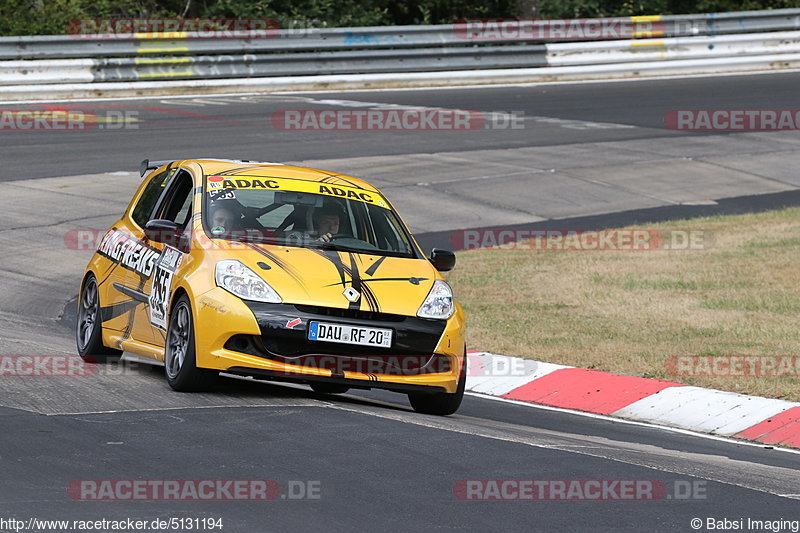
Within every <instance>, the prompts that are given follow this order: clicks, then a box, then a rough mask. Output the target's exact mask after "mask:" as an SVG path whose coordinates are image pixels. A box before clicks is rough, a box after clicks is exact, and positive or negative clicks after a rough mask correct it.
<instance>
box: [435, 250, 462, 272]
mask: <svg viewBox="0 0 800 533" xmlns="http://www.w3.org/2000/svg"><path fill="white" fill-rule="evenodd" d="M428 261H430V262H431V264H433V266H434V268H436V270H438V271H439V272H449V271H450V270H453V267H455V266H456V254H454V253H453V252H451V251H450V250H443V249H442V248H434V249H432V250H431V256H430V257H429V258H428Z"/></svg>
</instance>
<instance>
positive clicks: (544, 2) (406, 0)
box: [0, 0, 800, 35]
mask: <svg viewBox="0 0 800 533" xmlns="http://www.w3.org/2000/svg"><path fill="white" fill-rule="evenodd" d="M523 5H525V6H527V7H528V9H531V7H532V6H533V7H536V6H538V13H539V16H540V17H542V18H588V17H613V16H631V15H650V14H675V13H707V12H719V11H739V10H748V9H777V8H785V7H798V6H800V0H692V1H689V0H480V1H478V0H0V35H57V34H64V33H67V32H68V28H69V23H70V21H71V20H75V19H81V18H175V17H190V18H205V17H209V18H270V19H275V20H277V21H278V23H279V25H280V27H282V28H292V27H307V26H313V27H346V26H386V25H407V24H447V23H451V22H454V21H456V20H458V19H461V18H513V17H518V16H522V17H525V15H523V14H522V13H521V12H520V9H522V7H521V6H523Z"/></svg>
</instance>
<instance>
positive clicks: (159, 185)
mask: <svg viewBox="0 0 800 533" xmlns="http://www.w3.org/2000/svg"><path fill="white" fill-rule="evenodd" d="M169 174H170V173H169V171H167V170H165V171H164V172H162V173H160V174H157V175H156V176H153V178H152V179H151V180H150V183H148V184H147V185H146V186H145V188H144V192H143V193H142V196H141V197H140V198H139V201H138V202H136V205H135V206H134V208H133V212H132V213H131V218H133V221H134V222H136V224H138V225H139V226H140V227H142V228H143V227H144V225H145V224H147V222H148V221H149V220H150V214H151V213H152V212H153V208H154V207H155V206H156V202H157V201H158V199H159V197H160V196H161V193H162V192H163V191H164V185H165V184H166V182H167V177H168V176H169Z"/></svg>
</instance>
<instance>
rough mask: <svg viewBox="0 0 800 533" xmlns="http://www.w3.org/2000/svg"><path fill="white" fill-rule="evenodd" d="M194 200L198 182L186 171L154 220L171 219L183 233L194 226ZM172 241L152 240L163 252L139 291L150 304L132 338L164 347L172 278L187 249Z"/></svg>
mask: <svg viewBox="0 0 800 533" xmlns="http://www.w3.org/2000/svg"><path fill="white" fill-rule="evenodd" d="M193 200H194V181H193V179H192V175H191V174H190V173H189V172H188V171H187V170H184V169H180V170H178V172H177V173H176V174H175V175H174V176H172V178H171V179H170V180H169V183H168V184H167V186H166V188H165V190H164V192H163V194H162V195H161V197H160V198H159V200H158V202H157V204H156V206H155V208H154V209H153V212H152V213H151V215H150V220H169V221H171V222H174V223H175V224H177V226H178V228H179V231H178V233H179V234H182V233H184V232H186V231H188V230H189V229H190V227H191V220H192V213H193V211H192V208H193ZM167 240H171V241H172V242H171V243H169V244H164V243H162V242H155V241H148V242H147V244H148V246H151V247H153V248H155V249H157V250H158V251H159V256H158V259H157V260H156V261H155V265H154V267H153V270H152V272H151V274H150V276H149V277H148V278H147V279H146V280H144V283H143V284H141V285H140V287H141V289H139V290H140V291H141V292H142V293H143V295H146V297H147V302H146V304H145V305H144V306H142V308H141V311H139V312H137V313H136V314H135V317H134V324H133V329H132V337H133V338H134V339H136V340H137V341H140V342H145V343H148V344H152V345H155V346H158V347H161V348H163V346H164V342H165V338H166V323H167V317H166V314H167V313H168V305H169V300H170V296H171V288H172V278H173V276H174V274H175V271H176V270H177V268H178V267H179V266H180V263H181V262H182V259H183V256H184V253H185V251H186V250H179V249H178V247H179V246H180V244H179V241H180V239H178V238H176V239H167Z"/></svg>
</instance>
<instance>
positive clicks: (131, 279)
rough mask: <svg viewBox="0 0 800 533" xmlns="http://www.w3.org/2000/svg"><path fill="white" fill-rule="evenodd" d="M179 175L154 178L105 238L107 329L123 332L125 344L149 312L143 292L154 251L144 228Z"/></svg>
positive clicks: (168, 172)
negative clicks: (138, 319)
mask: <svg viewBox="0 0 800 533" xmlns="http://www.w3.org/2000/svg"><path fill="white" fill-rule="evenodd" d="M176 172H177V170H176V169H173V170H165V171H163V172H160V173H158V174H156V175H154V176H152V177H150V178H149V179H148V182H147V184H146V185H145V186H144V187H143V189H142V193H141V194H140V195H139V197H138V198H137V199H136V200H135V202H133V205H132V207H131V208H130V210H129V211H128V212H126V213H125V215H124V216H123V217H122V218H121V219H120V221H119V222H118V223H117V224H116V225H115V226H114V227H113V228H112V229H111V230H109V231H108V232H107V233H106V235H105V236H104V237H103V242H102V243H101V245H100V247H99V250H98V251H99V253H100V254H101V255H103V256H104V257H106V258H107V259H109V261H110V267H109V269H108V271H107V272H98V283H99V285H100V289H101V301H102V302H103V328H105V329H110V330H114V331H117V332H120V333H121V334H122V335H121V340H122V341H123V342H124V341H126V340H128V339H129V338H131V334H132V332H133V327H134V322H135V316H136V315H137V314H140V313H142V312H144V311H145V303H146V299H144V298H142V293H141V291H142V288H143V287H144V283H145V282H146V281H147V278H148V277H149V276H150V272H149V269H150V266H149V264H150V262H151V261H152V259H153V252H154V250H153V249H152V247H150V246H148V245H147V244H146V242H145V241H146V239H145V235H144V225H145V224H146V223H147V221H148V220H150V216H151V215H152V213H153V210H154V209H155V207H156V204H157V203H158V200H159V198H161V196H162V195H163V193H164V190H165V188H166V185H167V183H168V182H169V179H170V177H171V176H173V175H174V174H175V173H176Z"/></svg>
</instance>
